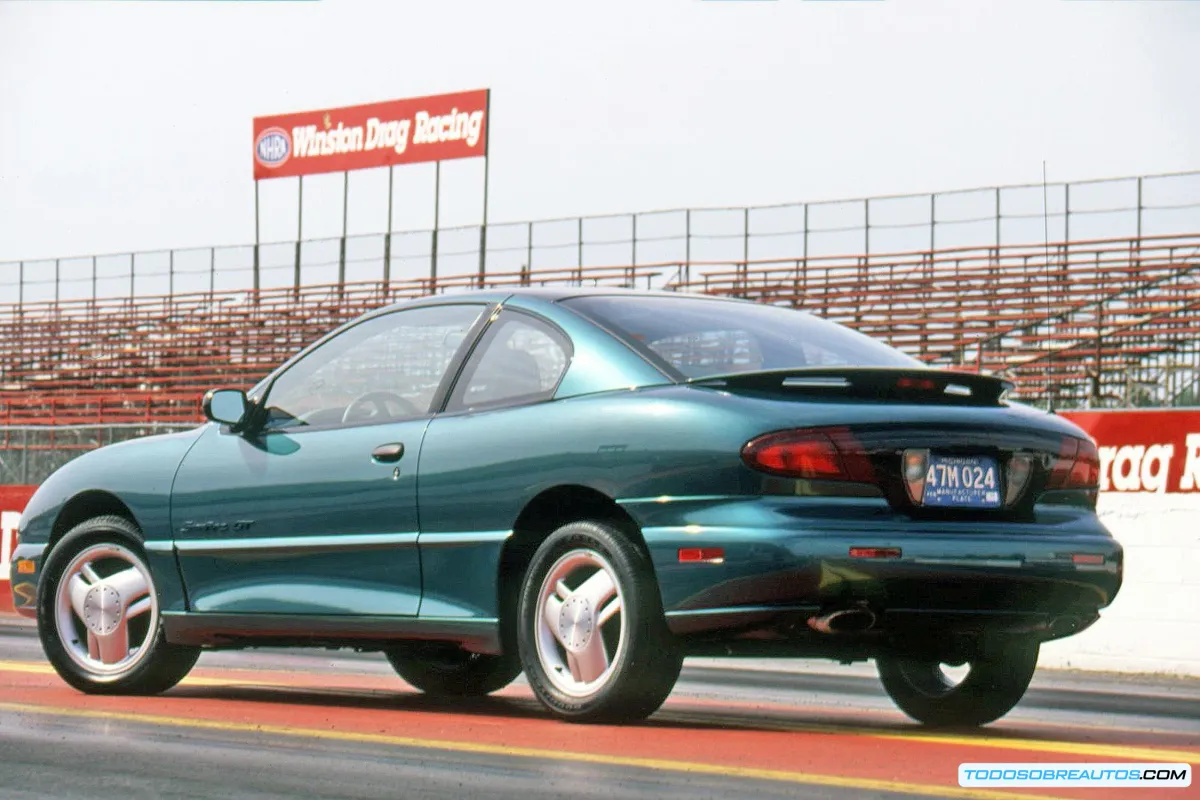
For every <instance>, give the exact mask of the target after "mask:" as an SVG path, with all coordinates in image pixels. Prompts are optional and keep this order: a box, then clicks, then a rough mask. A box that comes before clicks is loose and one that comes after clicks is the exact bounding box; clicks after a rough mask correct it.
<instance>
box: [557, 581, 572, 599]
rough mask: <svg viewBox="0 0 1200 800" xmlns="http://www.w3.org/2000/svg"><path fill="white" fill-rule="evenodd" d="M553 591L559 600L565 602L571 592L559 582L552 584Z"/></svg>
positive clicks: (565, 585)
mask: <svg viewBox="0 0 1200 800" xmlns="http://www.w3.org/2000/svg"><path fill="white" fill-rule="evenodd" d="M554 591H555V593H556V594H557V595H558V599H559V600H566V599H567V598H568V597H570V596H571V590H570V589H569V588H568V587H567V584H566V583H564V582H563V581H559V582H558V583H556V584H554Z"/></svg>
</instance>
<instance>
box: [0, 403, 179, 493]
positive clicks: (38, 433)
mask: <svg viewBox="0 0 1200 800" xmlns="http://www.w3.org/2000/svg"><path fill="white" fill-rule="evenodd" d="M189 427H195V426H194V425H162V424H157V423H149V424H140V425H121V424H116V425H112V424H109V425H73V426H70V427H58V426H45V425H0V486H5V485H9V486H13V485H15V486H36V485H37V484H40V483H41V482H42V481H44V480H46V478H48V477H50V473H52V472H54V471H55V470H56V469H58V468H59V467H61V466H62V465H64V464H66V463H67V462H68V461H70V460H71V459H73V458H75V457H76V456H78V455H80V454H82V453H84V452H86V451H88V450H95V449H96V448H97V447H102V446H104V445H107V444H114V443H116V442H123V441H127V440H129V439H136V438H139V437H141V436H149V435H151V434H155V433H170V432H172V431H180V430H186V429H187V428H189ZM0 510H5V509H0ZM8 510H11V509H8Z"/></svg>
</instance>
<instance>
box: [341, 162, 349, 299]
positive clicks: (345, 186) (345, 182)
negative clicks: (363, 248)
mask: <svg viewBox="0 0 1200 800" xmlns="http://www.w3.org/2000/svg"><path fill="white" fill-rule="evenodd" d="M349 219H350V172H349V170H347V171H346V172H343V173H342V242H341V248H340V250H339V252H338V294H339V295H340V294H342V293H343V292H345V290H346V232H347V226H348V222H349Z"/></svg>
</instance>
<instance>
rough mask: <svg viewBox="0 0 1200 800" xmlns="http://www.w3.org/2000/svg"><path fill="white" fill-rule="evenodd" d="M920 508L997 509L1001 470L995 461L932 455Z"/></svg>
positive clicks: (972, 457)
mask: <svg viewBox="0 0 1200 800" xmlns="http://www.w3.org/2000/svg"><path fill="white" fill-rule="evenodd" d="M921 504H922V505H925V506H937V507H941V508H999V506H1000V468H999V466H998V464H997V462H996V459H994V458H987V457H985V456H938V455H933V454H932V453H931V454H930V456H929V471H928V472H926V473H925V494H924V496H923V497H922V498H921Z"/></svg>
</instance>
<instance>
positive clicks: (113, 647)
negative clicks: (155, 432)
mask: <svg viewBox="0 0 1200 800" xmlns="http://www.w3.org/2000/svg"><path fill="white" fill-rule="evenodd" d="M1009 388H1011V387H1010V386H1009V385H1008V384H1006V383H1004V382H1003V381H1000V380H997V379H995V378H992V377H988V376H983V375H978V374H973V373H968V372H954V371H946V370H939V369H930V368H927V367H926V366H925V365H923V364H922V363H921V362H919V361H917V360H915V359H913V358H910V357H909V356H907V355H905V354H903V353H901V352H900V351H898V350H895V349H893V348H891V347H889V346H887V345H885V344H883V343H881V342H878V341H876V340H874V339H871V338H869V337H867V336H864V335H862V334H859V333H856V332H854V331H852V330H850V329H848V328H846V327H843V326H840V325H837V324H834V323H832V322H829V321H826V320H822V319H820V318H817V317H814V316H812V315H810V314H807V313H804V312H800V311H796V310H793V309H788V308H781V307H776V306H771V305H765V304H758V303H751V302H746V301H740V300H731V299H718V298H714V297H708V296H703V295H686V294H676V293H670V292H638V291H630V290H620V289H598V288H597V289H577V288H561V289H550V288H530V289H520V290H512V291H499V290H495V291H479V292H466V293H463V294H457V295H440V296H434V297H427V298H422V299H419V300H415V301H411V302H405V303H401V304H397V305H392V306H389V307H387V308H382V309H379V310H377V311H374V312H371V313H369V314H366V315H364V316H362V317H361V318H359V319H357V320H355V321H353V322H351V323H349V324H346V325H344V326H342V327H340V328H338V329H337V330H336V331H333V332H332V333H330V334H329V335H327V336H325V337H324V338H322V339H321V340H319V341H317V342H316V343H314V344H312V345H311V346H309V347H307V348H306V349H304V350H303V351H302V352H300V353H299V354H298V355H296V356H295V357H294V358H292V359H291V360H290V361H288V362H287V363H285V364H283V365H282V366H280V367H279V368H278V369H276V370H275V371H274V372H272V373H271V374H270V375H269V376H268V377H267V378H265V379H264V380H263V381H262V382H261V383H260V384H259V385H258V386H256V387H254V388H253V389H252V390H251V391H250V392H249V393H244V392H243V391H241V390H238V389H228V388H219V389H214V390H212V391H210V392H208V394H207V395H206V396H205V398H204V401H203V409H204V413H205V415H206V417H207V419H208V420H209V421H208V422H207V423H205V424H203V425H201V426H199V427H197V428H196V429H194V430H190V431H187V432H184V433H176V434H170V435H162V436H153V437H148V438H144V439H139V440H136V441H132V442H126V443H122V444H115V445H111V446H108V447H104V448H101V449H99V450H96V451H94V452H91V453H88V454H86V455H84V456H82V457H80V458H77V459H75V460H74V461H72V462H70V463H68V464H67V465H66V466H64V467H63V468H62V469H60V470H59V471H58V472H56V473H55V474H54V475H52V476H51V477H50V478H49V479H48V480H46V482H45V483H44V484H43V485H42V486H41V487H39V489H38V491H37V493H36V494H35V495H34V497H33V499H32V500H31V502H30V503H29V505H28V507H27V508H26V510H25V513H24V515H23V516H22V518H21V523H20V531H19V535H20V539H19V545H18V547H17V550H16V552H15V555H14V560H15V563H16V566H15V569H14V576H15V577H16V581H15V586H14V588H13V592H14V599H15V603H16V605H17V607H18V610H19V611H20V612H21V613H23V614H25V615H27V616H31V617H36V619H37V623H38V630H39V633H40V637H41V641H42V644H43V647H44V649H45V653H46V656H47V658H48V659H49V661H50V662H51V664H53V666H54V668H55V669H56V670H57V672H58V674H59V675H61V676H62V678H63V680H65V681H66V682H67V683H69V684H70V685H72V686H74V687H76V688H77V689H79V690H81V691H83V692H90V693H112V694H119V693H127V694H135V693H137V694H141V693H156V692H162V691H164V690H166V689H169V688H170V687H172V686H173V685H175V684H176V683H177V682H178V681H180V680H181V679H182V678H183V677H184V676H185V675H186V674H187V672H188V671H189V669H191V667H192V666H193V665H194V664H195V662H196V659H197V658H198V656H199V654H200V653H201V652H202V651H203V650H205V649H219V648H244V647H252V646H253V647H261V646H320V647H351V648H358V649H361V650H370V651H377V652H382V653H384V654H385V655H386V657H387V658H388V660H389V661H390V662H391V664H392V665H393V666H394V667H395V669H396V671H397V672H398V673H399V675H400V676H401V677H403V678H404V680H406V681H407V682H408V683H410V684H411V685H413V686H414V687H416V688H417V689H419V690H422V691H424V692H427V693H430V694H434V695H441V696H471V695H483V694H487V693H490V692H494V691H496V690H498V689H500V688H502V687H504V686H506V685H508V684H509V683H511V682H512V681H513V680H514V679H516V678H517V676H518V675H520V673H521V672H524V673H525V675H526V678H527V680H528V682H529V685H530V686H531V687H532V690H533V692H534V694H535V695H536V696H537V698H538V699H539V700H540V701H541V703H542V704H543V705H544V706H545V707H546V708H547V709H549V711H550V712H552V713H553V714H554V715H557V716H558V717H560V718H562V719H566V720H572V721H609V722H619V721H628V720H637V719H641V718H644V717H646V716H647V715H649V714H651V713H653V712H654V711H655V710H656V709H657V708H658V707H659V706H660V705H661V704H662V703H663V701H664V700H665V699H666V697H667V696H668V694H669V693H670V692H671V690H672V687H673V686H674V684H675V682H676V679H677V678H678V675H679V671H680V666H681V663H682V660H683V659H684V657H686V656H689V655H707V656H753V657H808V658H811V657H820V658H829V659H835V660H839V661H842V662H853V661H860V660H867V659H874V660H875V661H876V663H877V667H878V670H879V674H880V677H881V680H882V682H883V686H884V687H885V689H886V690H887V692H888V694H889V695H890V696H891V697H892V698H893V700H894V701H895V702H896V704H897V705H898V706H899V707H900V708H901V709H902V710H903V711H904V712H906V713H907V714H908V715H910V716H911V717H913V718H914V719H916V720H919V721H921V722H924V723H926V724H930V725H982V724H986V723H988V722H990V721H993V720H995V719H997V718H999V717H1001V716H1003V715H1004V714H1006V713H1007V712H1008V711H1009V710H1010V709H1011V708H1012V707H1013V706H1014V705H1016V703H1017V702H1019V700H1020V699H1021V697H1022V696H1023V694H1024V692H1025V690H1026V688H1027V686H1028V684H1029V681H1030V679H1031V677H1032V675H1033V673H1034V670H1035V668H1036V666H1037V660H1038V652H1039V646H1040V644H1041V643H1042V642H1045V641H1048V640H1051V639H1056V638H1062V637H1065V636H1070V635H1072V634H1075V633H1077V632H1078V631H1081V630H1083V629H1084V628H1086V627H1088V626H1089V625H1091V624H1093V623H1094V622H1095V621H1096V620H1097V619H1098V617H1099V611H1100V609H1102V608H1104V607H1105V606H1107V605H1109V604H1110V603H1111V602H1112V600H1113V598H1114V597H1115V596H1116V594H1117V592H1118V590H1119V588H1120V585H1121V577H1122V557H1123V554H1122V549H1121V547H1120V545H1119V544H1118V543H1117V542H1116V541H1115V540H1114V539H1113V538H1112V536H1111V535H1110V534H1109V532H1108V531H1107V530H1105V528H1104V527H1103V525H1102V524H1101V523H1100V521H1099V520H1098V519H1097V516H1096V513H1095V504H1096V496H1097V484H1098V472H1099V460H1098V456H1097V450H1096V446H1095V443H1094V442H1093V441H1092V440H1090V439H1089V438H1088V437H1087V436H1086V435H1085V434H1084V433H1083V432H1082V431H1081V430H1080V429H1079V428H1078V427H1076V426H1075V425H1073V424H1072V423H1070V422H1068V421H1066V420H1064V419H1062V418H1060V417H1058V416H1055V415H1053V414H1051V413H1046V412H1043V411H1039V410H1035V409H1032V408H1029V407H1024V406H1022V405H1020V404H1016V403H1012V402H1008V401H1006V400H1005V393H1006V391H1007V390H1008V389H1009ZM946 665H953V666H959V667H962V666H964V665H966V666H968V667H969V669H968V670H967V672H966V677H965V678H962V679H961V680H951V679H950V678H949V677H948V676H947V672H946V670H945V669H944V667H945V666H946Z"/></svg>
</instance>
